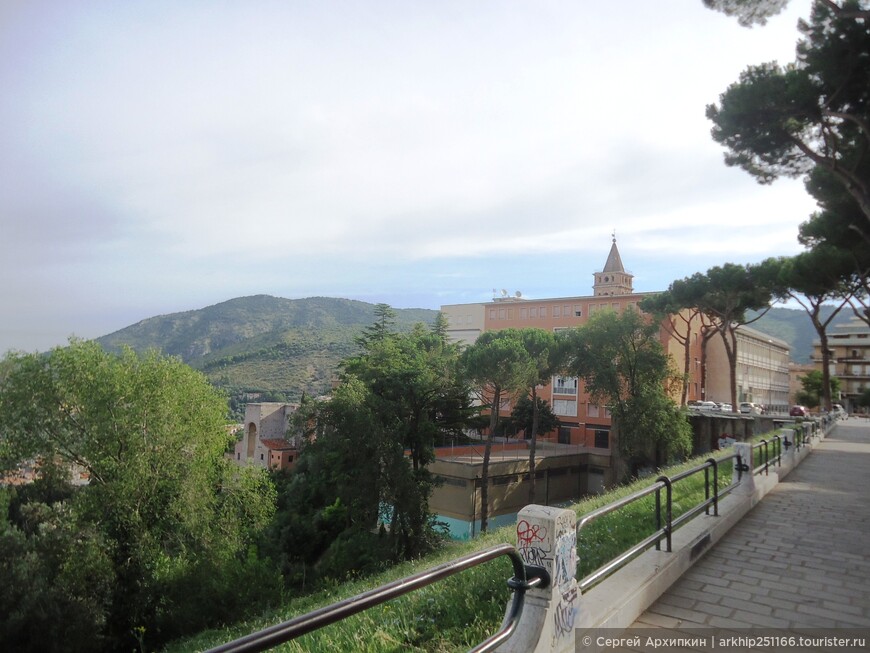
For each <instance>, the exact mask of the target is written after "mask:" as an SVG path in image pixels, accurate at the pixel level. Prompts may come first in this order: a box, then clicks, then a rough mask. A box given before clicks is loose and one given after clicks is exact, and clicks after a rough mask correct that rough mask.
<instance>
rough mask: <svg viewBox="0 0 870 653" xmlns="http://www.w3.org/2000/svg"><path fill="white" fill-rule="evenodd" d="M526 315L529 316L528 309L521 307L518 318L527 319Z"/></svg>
mask: <svg viewBox="0 0 870 653" xmlns="http://www.w3.org/2000/svg"><path fill="white" fill-rule="evenodd" d="M528 317H529V309H527V308H521V309H520V319H521V320H526V319H528Z"/></svg>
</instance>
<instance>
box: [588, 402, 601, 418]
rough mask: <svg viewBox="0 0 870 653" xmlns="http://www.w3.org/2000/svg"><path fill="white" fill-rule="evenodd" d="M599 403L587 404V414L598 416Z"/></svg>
mask: <svg viewBox="0 0 870 653" xmlns="http://www.w3.org/2000/svg"><path fill="white" fill-rule="evenodd" d="M598 414H599V409H598V404H586V415H587V416H589V417H598Z"/></svg>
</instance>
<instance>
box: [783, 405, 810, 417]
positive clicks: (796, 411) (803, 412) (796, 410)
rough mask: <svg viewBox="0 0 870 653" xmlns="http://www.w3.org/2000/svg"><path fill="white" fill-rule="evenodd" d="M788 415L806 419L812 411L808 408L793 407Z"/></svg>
mask: <svg viewBox="0 0 870 653" xmlns="http://www.w3.org/2000/svg"><path fill="white" fill-rule="evenodd" d="M788 414H789V416H791V417H806V416H808V415H809V414H810V411H809V409H808V408H807V407H806V406H792V407H791V410H790V411H788Z"/></svg>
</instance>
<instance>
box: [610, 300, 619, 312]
mask: <svg viewBox="0 0 870 653" xmlns="http://www.w3.org/2000/svg"><path fill="white" fill-rule="evenodd" d="M610 308H612V309H613V310H614V311H616V312H619V302H613V303H612V304H611V305H610Z"/></svg>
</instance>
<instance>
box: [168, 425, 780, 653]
mask: <svg viewBox="0 0 870 653" xmlns="http://www.w3.org/2000/svg"><path fill="white" fill-rule="evenodd" d="M771 435H772V434H766V435H760V436H758V437H757V438H755V439H756V440H757V439H759V438H761V437H768V438H769V437H770V436H771ZM709 456H710V454H704V455H702V456H699V457H697V458H695V459H692V460H690V461H687V462H686V463H683V464H680V465H677V466H675V467H672V468H669V469H668V470H667V473H668V474H670V475H674V474H676V473H678V472H680V471H682V470H684V469H688V468H690V467H693V466H696V465H699V464H701V463H702V462H703V461H705V460H706V459H707V458H709ZM730 471H731V470H730V467H729V466H727V465H725V466H723V469H720V478H719V481H720V487H724V486H726V485H727V484H728V483H729V482H730V479H731V475H730ZM654 482H655V477H648V478H645V479H642V480H639V481H636V482H634V483H632V484H630V485H627V486H623V487H620V488H617V489H615V490H612V491H610V492H607V493H606V494H602V495H599V496H594V497H589V498H587V499H584V500H582V501H580V502H578V503H577V504H575V505H574V506H572V507H573V508H574V510H575V511H576V512H577V514H578V515H584V514H586V513H588V512H591V511H592V510H595V509H596V508H599V507H601V506H604V505H607V504H609V503H611V502H613V501H615V500H616V499H618V498H621V497H624V496H626V495H628V494H631V493H633V492H636V491H638V490H639V489H641V488H644V487H647V486H649V485H650V484H652V483H654ZM703 496H704V489H703V474H696V475H693V476H692V477H690V478H688V479H684V480H682V481H679V482H678V483H675V484H674V497H673V503H674V514H673V516H674V518H676V517H678V516H679V515H680V514H682V513H683V512H685V511H686V510H689V509H691V508H692V507H693V506H695V505H697V504H698V503H700V501H701V500H703ZM653 505H654V495H650V496H649V497H646V498H645V499H643V500H641V501H638V502H635V503H633V504H631V505H629V506H627V507H625V508H623V509H621V510H619V511H616V512H614V513H611V514H610V515H607V516H606V517H603V518H601V519H599V520H597V521H595V522H593V523H592V524H590V525H589V526H587V527H586V528H584V529H583V531H582V532H581V537H580V538H579V540H578V545H577V552H578V572H579V574H578V575H579V576H581V577H582V576H584V575H587V574H588V573H590V572H591V571H594V570H595V569H597V568H598V567H599V566H601V565H602V564H604V562H606V561H608V560H611V559H612V558H613V557H615V556H616V555H617V554H618V553H620V552H622V551H624V550H626V549H627V548H629V547H630V546H631V545H633V544H634V543H635V542H638V541H640V540H641V539H643V538H644V537H646V536H647V535H649V534H651V533H652V532H653V531H654V530H655V527H654V524H653V517H652V515H653ZM515 541H516V529H515V527H514V526H513V525H511V526H505V527H503V528H500V529H497V530H494V531H491V532H490V533H487V534H486V535H484V536H482V537H478V538H477V539H475V540H473V541H470V542H451V543H449V544H447V545H446V546H445V547H444V548H443V549H441V550H439V551H438V552H437V553H435V554H433V555H430V556H427V557H425V558H423V559H421V560H418V561H414V562H410V563H405V564H402V565H398V566H396V567H394V568H392V569H390V570H388V571H385V572H383V573H382V574H378V575H376V576H373V577H371V578H367V579H361V580H354V581H349V582H347V583H344V584H336V585H335V586H334V587H331V588H330V589H328V590H324V591H321V592H318V593H316V594H312V595H309V596H305V597H301V598H294V599H292V600H290V601H289V602H288V603H287V604H286V605H284V606H282V607H280V608H278V609H276V610H275V611H273V612H269V613H267V614H264V615H262V616H261V617H259V618H256V619H249V620H246V621H243V622H240V623H237V624H233V625H232V626H229V627H227V628H225V629H221V630H211V631H207V632H204V633H201V634H199V635H197V636H195V637H192V638H188V639H185V640H180V641H178V642H175V643H174V644H172V645H171V646H169V647H168V648H167V651H168V652H169V653H181V652H186V651H197V650H203V649H207V648H210V647H213V646H217V645H218V644H221V643H224V642H227V641H230V640H232V639H235V638H238V637H242V636H244V635H246V634H249V633H252V632H254V631H257V630H260V629H262V628H266V627H268V626H271V625H273V624H277V623H280V622H282V621H286V620H288V619H292V618H293V617H295V616H299V615H301V614H305V613H306V612H310V611H312V610H315V609H317V608H320V607H323V606H324V605H328V604H330V603H334V602H337V601H341V600H343V599H346V598H349V597H351V596H355V595H356V594H360V593H362V592H365V591H368V590H370V589H373V588H375V587H378V586H380V585H383V584H386V583H389V582H392V581H394V580H398V579H400V578H403V577H405V576H408V575H411V574H414V573H418V572H420V571H423V570H426V569H429V568H431V567H434V566H436V565H439V564H441V563H443V562H447V561H449V560H453V559H455V558H458V557H460V556H462V555H466V554H468V553H472V552H474V551H480V550H483V549H486V548H488V547H490V546H494V545H496V544H501V543H505V542H507V543H510V544H515ZM512 574H513V571H512V568H511V566H510V563H509V562H508V560H507V558H500V559H498V560H494V561H491V562H489V563H487V564H485V565H481V566H478V567H474V568H472V569H469V570H467V571H465V572H463V573H461V574H459V575H457V576H454V577H451V578H449V579H447V580H445V581H442V582H439V583H437V584H435V585H431V586H429V587H426V588H424V589H421V590H418V591H416V592H412V593H411V594H408V595H406V596H404V597H402V598H399V599H395V600H393V601H390V602H388V603H385V604H382V605H380V606H377V607H375V608H372V609H370V610H368V611H366V612H364V613H361V614H359V615H355V616H353V617H349V618H347V619H345V620H343V621H341V622H339V623H336V624H333V625H331V626H328V627H326V628H323V629H321V630H318V631H315V632H313V633H309V634H307V635H305V636H303V637H301V638H299V639H297V640H295V641H293V642H290V643H288V644H285V645H283V646H281V647H279V648H277V649H275V650H280V651H295V652H299V653H302V652H304V651H367V652H371V653H375V652H377V653H381V652H391V653H398V652H400V651H407V650H408V649H416V650H425V651H467V650H468V649H469V648H471V647H473V646H475V645H476V644H478V643H480V642H482V641H483V640H485V639H486V638H487V637H489V636H490V635H492V634H493V633H494V632H496V630H498V627H499V625H500V624H501V620H502V618H503V617H504V610H505V607H506V606H507V604H508V601H509V600H510V591H509V590H508V588H507V585H506V581H507V579H508V578H510V577H511V576H512Z"/></svg>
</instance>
